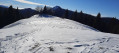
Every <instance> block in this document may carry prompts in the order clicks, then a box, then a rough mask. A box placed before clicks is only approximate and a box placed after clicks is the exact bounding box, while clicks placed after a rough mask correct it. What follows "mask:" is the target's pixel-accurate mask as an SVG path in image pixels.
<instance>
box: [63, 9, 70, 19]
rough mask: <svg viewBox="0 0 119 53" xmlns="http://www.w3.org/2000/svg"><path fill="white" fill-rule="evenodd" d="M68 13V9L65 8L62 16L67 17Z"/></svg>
mask: <svg viewBox="0 0 119 53" xmlns="http://www.w3.org/2000/svg"><path fill="white" fill-rule="evenodd" d="M68 14H69V10H68V9H66V10H65V13H64V16H63V17H64V18H68Z"/></svg>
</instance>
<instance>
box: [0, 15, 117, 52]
mask: <svg viewBox="0 0 119 53" xmlns="http://www.w3.org/2000/svg"><path fill="white" fill-rule="evenodd" d="M118 41H119V35H116V34H109V33H102V32H99V31H98V30H95V29H93V28H91V27H89V26H86V25H83V24H81V23H78V22H75V21H72V20H68V19H61V18H58V17H51V18H44V17H39V16H38V15H35V16H32V17H31V18H28V19H23V20H19V21H17V22H15V23H13V24H10V25H8V26H6V27H4V28H3V29H0V53H119V42H118Z"/></svg>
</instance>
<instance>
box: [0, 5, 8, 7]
mask: <svg viewBox="0 0 119 53" xmlns="http://www.w3.org/2000/svg"><path fill="white" fill-rule="evenodd" d="M0 7H2V8H8V6H4V5H0Z"/></svg>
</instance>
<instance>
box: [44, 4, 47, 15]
mask: <svg viewBox="0 0 119 53" xmlns="http://www.w3.org/2000/svg"><path fill="white" fill-rule="evenodd" d="M46 13H47V7H46V5H45V6H44V9H43V14H46Z"/></svg>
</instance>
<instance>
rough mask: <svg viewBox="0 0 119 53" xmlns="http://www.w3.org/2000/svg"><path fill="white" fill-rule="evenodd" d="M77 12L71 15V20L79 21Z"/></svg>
mask: <svg viewBox="0 0 119 53" xmlns="http://www.w3.org/2000/svg"><path fill="white" fill-rule="evenodd" d="M77 14H78V13H77V10H76V11H75V12H74V13H73V14H72V15H71V19H72V20H75V21H77Z"/></svg>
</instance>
